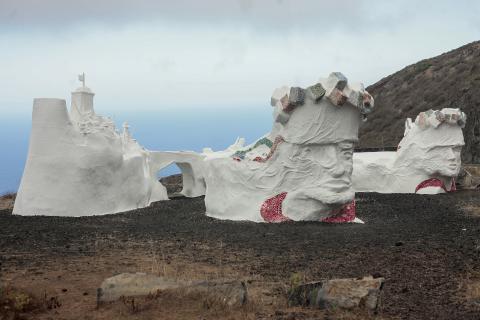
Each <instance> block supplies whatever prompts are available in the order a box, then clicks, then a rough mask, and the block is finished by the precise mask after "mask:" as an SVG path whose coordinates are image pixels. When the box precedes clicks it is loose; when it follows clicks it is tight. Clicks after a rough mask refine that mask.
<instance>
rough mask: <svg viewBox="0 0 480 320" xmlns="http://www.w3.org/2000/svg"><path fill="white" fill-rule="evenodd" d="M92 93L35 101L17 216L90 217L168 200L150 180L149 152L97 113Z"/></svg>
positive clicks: (153, 179) (83, 89)
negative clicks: (68, 98)
mask: <svg viewBox="0 0 480 320" xmlns="http://www.w3.org/2000/svg"><path fill="white" fill-rule="evenodd" d="M93 96H94V94H93V93H92V92H91V90H90V89H89V88H87V87H85V86H82V87H81V88H78V89H77V90H76V91H75V92H73V93H72V104H71V110H70V113H69V112H68V111H67V107H66V103H65V100H61V99H35V100H34V102H33V115H32V131H31V135H30V146H29V150H28V158H27V161H26V165H25V170H24V173H23V176H22V181H21V184H20V188H19V190H18V194H17V198H16V201H15V206H14V209H13V213H14V214H20V215H54V216H86V215H94V214H106V213H115V212H120V211H126V210H130V209H135V208H140V207H145V206H147V205H149V204H150V203H151V202H152V201H158V200H166V199H168V197H167V193H166V189H165V187H163V186H162V185H161V184H160V183H159V182H158V181H157V178H156V172H155V173H154V174H153V175H152V171H151V170H150V153H149V152H148V151H147V150H145V149H144V148H142V147H141V146H140V145H139V144H138V143H137V142H136V141H135V140H134V139H132V137H131V136H130V134H129V131H128V125H126V124H125V125H124V130H123V133H118V132H117V131H116V129H115V126H114V124H113V122H112V121H111V120H110V119H108V118H105V117H102V116H99V115H97V114H95V112H94V109H93Z"/></svg>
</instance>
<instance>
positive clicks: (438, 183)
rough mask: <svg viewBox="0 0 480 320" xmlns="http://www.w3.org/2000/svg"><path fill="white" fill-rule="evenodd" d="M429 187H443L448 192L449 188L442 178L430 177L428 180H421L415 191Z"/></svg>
mask: <svg viewBox="0 0 480 320" xmlns="http://www.w3.org/2000/svg"><path fill="white" fill-rule="evenodd" d="M428 187H438V188H442V189H443V190H445V192H448V190H447V188H446V187H445V184H444V183H443V181H442V180H440V179H437V178H430V179H428V180H425V181H422V182H420V183H419V184H418V185H417V187H416V188H415V193H417V192H418V190H420V189H423V188H428Z"/></svg>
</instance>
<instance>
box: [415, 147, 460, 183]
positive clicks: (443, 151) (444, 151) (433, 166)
mask: <svg viewBox="0 0 480 320" xmlns="http://www.w3.org/2000/svg"><path fill="white" fill-rule="evenodd" d="M461 151H462V146H438V147H434V148H431V149H427V150H423V153H424V156H423V159H424V160H423V162H424V167H425V170H426V171H427V172H428V173H429V174H430V175H437V174H438V175H440V176H444V177H456V176H457V175H458V173H459V172H460V167H461V158H460V153H461Z"/></svg>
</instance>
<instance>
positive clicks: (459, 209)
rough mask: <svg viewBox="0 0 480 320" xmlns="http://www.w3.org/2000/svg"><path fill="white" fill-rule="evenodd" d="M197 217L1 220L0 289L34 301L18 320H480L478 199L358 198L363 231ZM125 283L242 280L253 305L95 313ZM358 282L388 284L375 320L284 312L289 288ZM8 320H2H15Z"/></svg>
mask: <svg viewBox="0 0 480 320" xmlns="http://www.w3.org/2000/svg"><path fill="white" fill-rule="evenodd" d="M204 211H205V207H204V204H203V198H201V197H200V198H193V199H187V198H177V199H175V200H171V201H162V202H157V203H154V204H153V205H152V206H150V207H148V208H144V209H139V210H133V211H129V212H125V213H119V214H113V215H106V216H94V217H80V218H68V217H41V216H38V217H22V216H15V215H11V210H1V211H0V256H1V278H0V281H1V282H3V285H4V286H6V287H10V288H15V290H19V291H21V292H27V293H29V294H31V295H32V297H35V298H36V299H37V300H38V301H37V304H38V305H39V306H37V307H32V308H31V311H29V312H24V313H20V314H17V317H19V319H21V318H22V317H23V319H472V320H473V319H475V320H478V319H480V193H479V191H461V192H457V193H453V194H444V195H435V196H425V195H411V194H407V195H399V194H389V195H388V194H357V212H358V216H359V217H360V218H361V219H363V220H364V221H365V222H366V223H365V224H364V225H362V224H342V225H330V224H325V223H319V222H318V223H317V222H299V223H283V224H255V223H250V222H232V221H219V220H215V219H212V218H209V217H206V216H205V215H204ZM121 272H151V273H154V274H159V275H164V276H168V277H175V278H180V279H241V280H244V281H245V282H246V283H247V286H248V289H249V295H250V301H249V303H248V304H247V306H245V307H244V308H242V309H238V310H228V309H224V308H219V307H215V306H210V305H208V304H205V302H203V303H202V297H182V296H172V295H169V294H167V293H164V294H161V295H159V296H155V297H150V298H145V299H143V300H142V299H137V300H136V301H134V302H133V303H132V301H126V300H123V301H120V302H116V303H112V304H107V305H104V306H100V307H98V308H97V306H96V288H97V287H99V285H100V283H101V281H102V280H103V279H104V278H106V277H109V276H112V275H115V274H117V273H121ZM364 275H374V276H383V277H385V279H386V283H385V287H384V292H383V297H382V304H381V307H380V308H379V310H378V312H377V314H374V313H370V314H367V313H364V312H360V311H358V310H354V311H341V310H333V311H321V310H314V309H308V308H298V307H297V308H291V307H290V308H289V307H287V305H286V299H285V296H286V290H287V289H288V287H289V283H290V281H291V279H292V278H298V277H301V278H303V279H304V280H306V281H310V280H319V279H326V278H342V277H360V276H364ZM51 301H54V302H55V303H53V304H52V303H51ZM56 302H58V303H56ZM133 305H135V306H133ZM47 306H48V307H47ZM7 311H8V310H7ZM7 311H5V310H3V311H1V310H0V319H7V317H10V318H9V319H13V318H12V317H13V315H12V314H11V313H10V314H9V313H8V312H7ZM27 311H28V310H27ZM2 312H3V313H2ZM2 317H4V318H2Z"/></svg>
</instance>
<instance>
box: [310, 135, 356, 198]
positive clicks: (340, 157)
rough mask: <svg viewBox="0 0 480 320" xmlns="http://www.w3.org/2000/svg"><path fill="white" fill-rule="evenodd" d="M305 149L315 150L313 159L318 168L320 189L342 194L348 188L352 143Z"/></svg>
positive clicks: (350, 172) (351, 166) (351, 163)
mask: <svg viewBox="0 0 480 320" xmlns="http://www.w3.org/2000/svg"><path fill="white" fill-rule="evenodd" d="M307 148H308V149H314V150H315V151H314V152H315V155H314V157H315V159H316V162H317V163H318V166H319V168H320V170H319V171H318V173H317V174H318V179H320V180H322V181H323V183H322V187H324V188H328V189H331V190H332V191H334V192H342V191H345V190H347V189H348V188H349V187H350V182H351V181H350V177H351V174H352V170H353V162H352V156H353V143H351V142H341V143H338V144H327V145H319V146H313V147H312V146H310V147H307Z"/></svg>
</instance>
